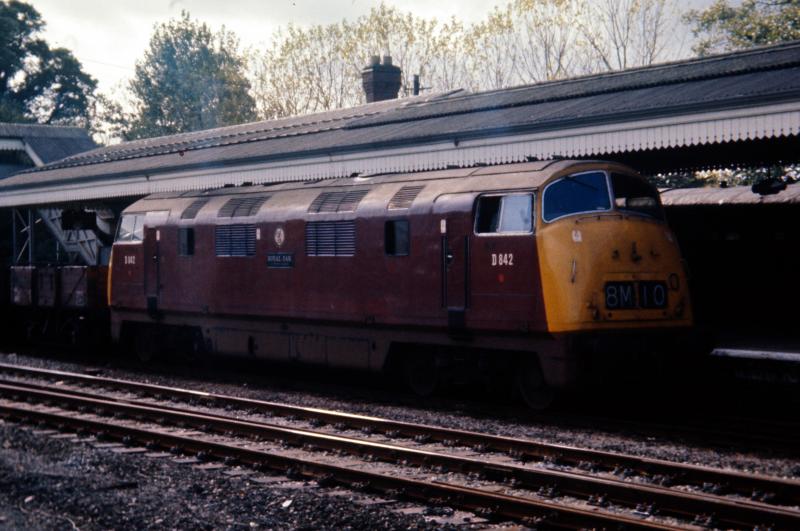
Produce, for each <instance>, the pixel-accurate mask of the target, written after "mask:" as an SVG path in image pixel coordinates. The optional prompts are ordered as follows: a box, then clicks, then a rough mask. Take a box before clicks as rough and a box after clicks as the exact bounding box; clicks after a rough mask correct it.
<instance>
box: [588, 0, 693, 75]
mask: <svg viewBox="0 0 800 531" xmlns="http://www.w3.org/2000/svg"><path fill="white" fill-rule="evenodd" d="M586 5H587V6H588V10H587V13H586V16H585V17H583V18H582V19H581V22H580V23H579V27H580V30H581V34H582V37H583V39H584V40H585V42H586V43H587V45H588V48H589V50H590V55H591V58H592V60H593V61H594V63H595V64H594V67H593V69H594V70H596V71H606V70H621V69H624V68H630V67H635V66H645V65H650V64H653V63H655V62H657V61H662V60H667V59H671V58H675V57H677V56H678V55H679V54H680V53H681V49H682V47H683V46H682V43H681V42H680V40H681V39H682V37H681V35H680V34H681V32H679V31H677V30H678V29H679V25H680V22H681V20H680V17H679V16H678V13H677V8H676V4H675V3H674V1H672V0H595V1H593V2H589V3H587V4H586ZM676 36H677V39H676Z"/></svg>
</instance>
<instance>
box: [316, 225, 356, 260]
mask: <svg viewBox="0 0 800 531" xmlns="http://www.w3.org/2000/svg"><path fill="white" fill-rule="evenodd" d="M306 254H307V255H308V256H353V255H355V254H356V222H355V221H354V220H348V221H309V222H308V223H306Z"/></svg>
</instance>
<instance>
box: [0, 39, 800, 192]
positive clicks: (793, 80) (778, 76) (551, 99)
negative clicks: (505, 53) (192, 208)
mask: <svg viewBox="0 0 800 531" xmlns="http://www.w3.org/2000/svg"><path fill="white" fill-rule="evenodd" d="M798 130H800V42H793V43H788V44H782V45H776V46H770V47H763V48H756V49H752V50H748V51H743V52H736V53H729V54H723V55H718V56H712V57H705V58H699V59H692V60H688V61H681V62H673V63H666V64H661V65H654V66H650V67H644V68H636V69H629V70H624V71H619V72H609V73H604V74H598V75H591V76H584V77H579V78H572V79H566V80H561V81H552V82H545V83H538V84H534V85H526V86H520V87H514V88H509V89H503V90H495V91H487V92H480V93H469V92H465V91H453V92H449V93H441V94H433V95H426V96H417V97H412V98H403V99H399V100H390V101H383V102H378V103H371V104H367V105H362V106H358V107H354V108H350V109H341V110H336V111H330V112H324V113H318V114H311V115H307V116H298V117H292V118H285V119H280V120H270V121H264V122H255V123H249V124H243V125H236V126H229V127H223V128H218V129H212V130H206V131H198V132H193V133H185V134H180V135H173V136H167V137H160V138H150V139H144V140H136V141H131V142H126V143H122V144H119V145H115V146H109V147H102V148H98V149H94V150H91V151H88V152H85V153H81V154H78V155H74V156H70V157H67V158H65V159H62V160H60V161H57V162H54V163H50V164H45V165H44V166H42V167H39V168H36V169H34V170H31V171H27V172H23V173H19V174H17V175H15V176H13V177H11V178H9V179H6V180H5V181H3V182H0V206H23V205H33V204H47V203H57V202H65V201H80V200H92V199H102V198H110V197H123V196H142V195H146V194H149V193H153V192H170V191H182V190H192V189H208V188H214V187H220V186H224V185H238V184H242V183H246V182H250V183H254V184H257V183H266V182H275V181H290V180H309V179H326V178H337V177H346V176H351V175H353V174H361V175H364V174H381V173H387V172H411V171H421V170H430V169H439V168H447V167H452V166H460V167H464V166H472V165H475V164H481V163H484V164H499V163H510V162H519V161H525V160H537V159H538V160H543V159H549V158H553V157H570V158H583V157H593V158H612V156H613V155H614V154H625V153H636V152H646V151H652V152H653V153H656V154H658V153H661V155H660V156H661V158H662V159H663V165H664V168H665V169H675V168H674V161H672V160H670V157H669V155H668V154H666V155H665V154H664V153H668V151H667V150H672V149H677V148H681V147H687V146H704V145H714V144H731V143H735V142H748V141H758V140H765V139H766V140H769V139H784V140H785V139H787V138H789V139H796V138H797V134H798ZM670 164H672V166H670Z"/></svg>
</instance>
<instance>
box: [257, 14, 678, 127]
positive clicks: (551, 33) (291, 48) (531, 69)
mask: <svg viewBox="0 0 800 531" xmlns="http://www.w3.org/2000/svg"><path fill="white" fill-rule="evenodd" d="M675 5H676V4H675V0H593V1H591V2H590V1H589V0H511V1H510V3H508V4H505V5H504V6H502V7H496V8H494V9H493V10H492V11H490V12H489V13H488V15H487V16H486V18H485V19H484V20H483V21H480V22H478V23H476V24H472V25H465V24H464V23H463V22H461V21H459V20H458V19H456V18H455V17H454V18H451V19H450V20H448V21H447V22H445V23H440V22H439V21H437V20H436V19H426V18H422V17H418V16H416V15H413V14H412V13H407V12H406V13H404V12H401V11H399V10H398V9H397V8H394V7H390V6H387V5H385V4H380V5H379V6H378V7H375V8H373V9H372V10H371V11H370V13H369V14H367V15H364V16H362V17H359V18H358V19H356V20H354V21H352V22H348V21H346V20H343V21H341V22H339V23H336V24H330V25H324V26H319V25H318V26H311V27H309V28H300V27H297V26H289V27H287V28H286V29H283V30H280V31H279V32H278V33H276V34H275V36H274V38H273V42H272V45H271V46H270V47H269V48H268V49H267V50H266V51H264V52H262V53H258V54H255V55H254V56H253V60H252V75H253V81H252V84H253V93H254V95H255V99H256V103H257V108H258V112H259V114H260V115H261V116H262V117H263V118H273V117H279V116H292V115H297V114H305V113H309V112H316V111H322V110H327V109H334V108H340V107H348V106H353V105H357V104H359V103H363V101H364V94H363V91H362V89H361V77H360V76H361V70H362V68H363V67H364V66H365V65H366V63H367V61H368V58H369V57H370V56H371V55H375V54H384V55H391V56H392V57H393V61H394V63H395V64H397V65H398V66H400V67H401V68H402V70H403V76H404V77H403V85H404V87H406V90H405V94H408V93H409V90H408V87H409V85H411V82H410V76H411V75H413V74H420V76H421V78H422V81H423V84H424V86H425V87H426V88H428V89H430V90H432V91H450V90H455V89H460V88H463V89H467V90H487V89H500V88H504V87H508V86H511V85H519V84H524V83H536V82H540V81H546V80H552V79H559V78H564V77H569V76H574V75H579V74H584V73H590V72H597V71H606V70H617V69H621V68H627V67H631V66H641V65H648V64H652V63H653V62H656V61H659V60H663V59H668V58H671V57H674V56H675V54H676V46H674V42H673V35H674V34H675V33H676V32H675V29H676V27H677V26H678V25H679V24H680V23H681V19H680V17H678V16H677V9H676V7H675ZM678 33H680V32H678Z"/></svg>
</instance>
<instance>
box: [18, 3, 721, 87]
mask: <svg viewBox="0 0 800 531" xmlns="http://www.w3.org/2000/svg"><path fill="white" fill-rule="evenodd" d="M711 1H712V0H679V3H681V4H685V5H686V8H687V9H688V8H689V7H693V8H703V7H705V6H707V5H709V4H710V3H711ZM30 3H32V4H33V5H34V6H35V7H36V9H38V10H39V12H40V13H41V14H42V16H43V17H44V20H45V22H46V23H47V27H46V31H45V34H44V35H45V38H46V39H47V40H48V42H49V43H50V44H51V45H54V46H56V45H57V46H63V47H65V48H68V49H70V50H72V52H73V53H74V54H75V56H76V57H77V58H78V59H79V60H80V61H81V62H82V63H83V66H84V70H86V71H87V72H89V73H90V74H91V75H93V76H94V77H95V78H96V79H97V80H98V81H99V83H100V89H101V90H102V91H104V92H109V90H111V89H113V88H115V87H117V86H118V85H120V83H121V82H124V81H125V80H127V79H128V78H130V77H131V76H132V75H133V67H134V64H135V63H136V60H137V59H139V58H141V57H142V55H143V54H144V50H145V49H146V48H147V44H148V42H149V40H150V35H151V33H152V31H153V26H154V25H155V24H157V23H160V22H164V21H166V20H168V19H170V18H173V17H176V16H178V15H180V12H181V10H184V9H185V10H187V11H189V12H190V13H191V15H192V17H193V18H196V19H199V20H201V21H203V22H206V23H208V24H209V26H211V28H212V29H213V30H215V31H216V30H217V29H219V27H220V26H222V25H225V26H226V27H227V28H228V29H230V30H233V31H234V32H235V33H236V34H237V35H238V36H239V38H240V39H241V43H242V45H243V46H255V47H261V48H263V47H265V46H266V44H267V43H268V42H269V39H270V36H271V35H272V33H273V31H274V30H275V29H277V28H278V27H280V26H286V25H287V24H289V23H292V24H295V25H300V26H306V25H311V24H326V23H331V22H337V21H339V20H341V19H342V18H347V19H350V20H352V19H355V18H357V17H359V16H360V15H363V14H366V13H368V12H369V10H370V8H372V7H374V6H377V5H378V4H380V0H317V1H312V0H105V1H104V0H70V1H68V2H66V1H64V0H32V1H31V2H30ZM386 3H387V4H390V5H395V6H397V7H399V8H400V9H402V10H404V11H411V12H412V13H414V14H415V15H417V16H422V17H426V18H427V17H437V18H439V19H445V18H449V17H451V16H453V15H455V16H457V17H458V18H459V19H461V20H463V21H465V22H476V21H479V20H481V19H482V18H483V17H484V16H485V14H486V13H487V12H488V11H489V10H490V8H491V6H493V5H495V4H503V5H504V4H505V3H506V2H505V1H504V0H403V1H396V2H393V1H391V0H387V1H386Z"/></svg>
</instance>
